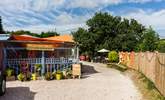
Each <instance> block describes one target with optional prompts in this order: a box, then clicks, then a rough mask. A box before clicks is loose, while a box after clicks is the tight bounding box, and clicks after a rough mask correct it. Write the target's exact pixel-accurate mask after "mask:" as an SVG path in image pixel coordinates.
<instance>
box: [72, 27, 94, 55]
mask: <svg viewBox="0 0 165 100" xmlns="http://www.w3.org/2000/svg"><path fill="white" fill-rule="evenodd" d="M72 35H73V37H74V41H76V42H77V44H78V46H79V48H80V53H81V54H82V53H86V54H87V55H90V56H92V55H94V54H93V53H94V49H95V47H94V46H95V40H94V35H93V34H91V33H89V32H88V31H87V30H85V29H83V28H79V29H78V31H77V32H73V33H72Z"/></svg>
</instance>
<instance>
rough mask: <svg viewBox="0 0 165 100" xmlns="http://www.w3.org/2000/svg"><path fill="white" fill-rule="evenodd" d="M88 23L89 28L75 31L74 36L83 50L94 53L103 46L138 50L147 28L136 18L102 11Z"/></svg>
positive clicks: (112, 48)
mask: <svg viewBox="0 0 165 100" xmlns="http://www.w3.org/2000/svg"><path fill="white" fill-rule="evenodd" d="M86 24H87V25H88V27H89V28H88V30H85V29H82V28H81V29H79V30H78V31H77V32H73V37H74V38H75V41H76V42H78V43H80V44H81V45H83V46H81V49H80V50H81V52H92V54H94V52H97V51H98V50H100V49H102V48H105V49H109V50H116V51H132V50H136V48H137V47H136V46H137V45H138V44H140V43H141V41H142V40H143V34H144V33H143V31H144V30H145V27H144V26H143V25H142V24H140V23H138V22H137V21H136V20H134V19H131V20H128V19H126V18H121V17H120V16H112V15H110V14H108V13H101V12H99V13H96V14H95V15H94V16H93V17H92V18H91V19H89V20H88V21H87V22H86ZM84 31H85V32H84ZM84 33H85V34H84ZM87 37H88V38H87ZM89 37H90V38H89ZM77 38H78V40H77ZM89 39H92V40H89ZM86 45H88V46H87V47H86ZM82 47H83V49H82ZM85 47H86V48H85ZM89 48H90V49H89Z"/></svg>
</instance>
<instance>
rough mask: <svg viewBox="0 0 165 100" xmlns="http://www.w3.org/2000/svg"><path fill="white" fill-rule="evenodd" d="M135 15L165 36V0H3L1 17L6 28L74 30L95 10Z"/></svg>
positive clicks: (34, 30)
mask: <svg viewBox="0 0 165 100" xmlns="http://www.w3.org/2000/svg"><path fill="white" fill-rule="evenodd" d="M98 11H102V12H108V13H110V14H112V15H114V16H122V17H126V18H129V19H130V18H134V19H136V20H138V21H139V22H140V23H142V24H144V25H145V26H146V27H148V26H150V25H151V26H152V27H153V28H154V29H155V30H156V32H157V33H158V34H159V35H160V36H161V37H163V38H164V37H165V0H3V2H0V16H2V18H3V26H4V29H5V30H10V31H11V30H29V31H32V32H36V33H39V32H41V31H52V30H55V29H56V31H57V32H60V33H70V32H71V31H75V30H76V29H77V28H78V27H84V28H87V26H86V25H85V22H86V21H87V20H88V19H89V18H91V17H92V16H93V15H94V13H95V12H98Z"/></svg>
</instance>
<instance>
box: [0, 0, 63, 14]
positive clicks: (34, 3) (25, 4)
mask: <svg viewBox="0 0 165 100" xmlns="http://www.w3.org/2000/svg"><path fill="white" fill-rule="evenodd" d="M64 2H65V0H3V2H0V8H1V9H5V10H12V11H19V10H25V9H26V10H27V9H29V10H35V11H39V12H40V11H44V10H49V9H52V7H55V8H56V7H59V6H61V5H63V4H64Z"/></svg>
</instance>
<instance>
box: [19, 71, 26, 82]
mask: <svg viewBox="0 0 165 100" xmlns="http://www.w3.org/2000/svg"><path fill="white" fill-rule="evenodd" d="M17 78H18V80H19V81H24V79H25V75H24V74H23V73H20V74H19V75H18V76H17Z"/></svg>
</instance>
